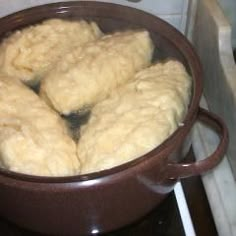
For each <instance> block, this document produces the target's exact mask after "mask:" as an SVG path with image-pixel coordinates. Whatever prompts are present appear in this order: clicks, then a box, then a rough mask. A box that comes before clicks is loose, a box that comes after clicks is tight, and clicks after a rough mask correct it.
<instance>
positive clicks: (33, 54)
mask: <svg viewBox="0 0 236 236" xmlns="http://www.w3.org/2000/svg"><path fill="white" fill-rule="evenodd" d="M100 36H101V31H100V30H99V28H98V26H97V25H96V24H95V23H87V22H86V21H76V22H75V21H74V22H73V21H67V20H61V19H50V20H46V21H44V22H42V23H41V24H37V25H35V26H30V27H27V28H25V29H22V30H18V31H16V32H14V33H13V34H12V35H10V36H9V37H8V38H6V39H5V40H4V41H3V43H2V45H1V46H0V67H1V70H2V71H3V72H5V73H6V74H7V75H10V76H14V77H16V78H19V79H20V80H22V81H25V82H27V83H36V82H37V81H38V80H40V79H41V78H42V77H43V76H44V75H45V73H46V72H48V71H49V70H50V69H51V68H52V67H53V66H54V64H55V63H56V62H57V61H58V60H59V59H61V58H62V57H63V56H64V54H65V53H66V52H68V51H70V50H72V48H73V47H76V46H79V45H84V44H85V43H87V42H90V41H93V40H95V39H97V38H98V37H100Z"/></svg>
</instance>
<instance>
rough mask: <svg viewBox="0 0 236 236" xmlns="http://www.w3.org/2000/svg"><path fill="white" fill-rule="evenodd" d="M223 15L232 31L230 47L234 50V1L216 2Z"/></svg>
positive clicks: (235, 34)
mask: <svg viewBox="0 0 236 236" xmlns="http://www.w3.org/2000/svg"><path fill="white" fill-rule="evenodd" d="M218 2H219V4H220V6H221V8H222V10H223V12H224V14H225V15H226V17H227V19H228V20H229V23H230V24H231V30H232V45H233V47H234V48H236V1H235V0H218Z"/></svg>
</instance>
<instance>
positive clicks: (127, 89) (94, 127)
mask: <svg viewBox="0 0 236 236" xmlns="http://www.w3.org/2000/svg"><path fill="white" fill-rule="evenodd" d="M190 91H191V78H190V77H189V75H188V74H187V72H186V70H185V68H184V66H183V65H182V64H181V63H179V62H177V61H169V62H167V63H164V64H162V63H158V64H155V65H153V66H151V67H149V68H147V69H144V70H142V71H140V72H138V73H137V74H136V75H135V80H133V81H130V82H128V83H127V84H125V85H124V86H122V87H121V88H120V89H118V90H117V91H115V92H114V93H113V94H112V95H111V96H110V97H109V98H107V99H105V100H103V101H102V102H100V103H98V104H97V105H96V106H95V107H94V108H93V110H92V113H91V117H90V120H89V122H88V124H85V125H84V126H82V129H81V136H80V140H79V142H78V147H77V153H78V156H79V158H80V161H81V173H90V172H95V171H100V170H104V169H109V168H111V167H114V166H117V165H120V164H123V163H125V162H128V161H131V160H133V159H135V158H137V157H139V156H141V155H144V154H145V153H147V152H149V151H151V150H152V149H154V148H155V147H157V146H158V145H159V144H161V143H162V142H163V141H164V140H165V139H167V138H168V137H169V136H170V135H171V134H172V133H173V132H174V131H175V130H176V129H177V128H178V125H179V123H180V122H182V121H183V119H184V117H185V114H186V111H187V107H188V104H189V100H190Z"/></svg>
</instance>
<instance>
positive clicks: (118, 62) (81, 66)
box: [41, 31, 153, 114]
mask: <svg viewBox="0 0 236 236" xmlns="http://www.w3.org/2000/svg"><path fill="white" fill-rule="evenodd" d="M152 53H153V44H152V41H151V39H150V37H149V33H148V32H147V31H127V32H117V33H115V34H112V35H106V36H103V37H102V38H101V39H99V40H96V41H94V42H92V43H88V44H86V45H85V46H84V47H77V49H76V50H74V51H72V52H70V53H68V54H67V55H65V57H63V60H61V61H60V62H59V63H58V64H57V65H56V67H55V68H54V69H53V70H51V71H50V73H49V74H48V75H47V76H46V77H45V78H44V79H43V81H42V86H41V96H42V97H43V98H44V99H45V101H46V102H48V103H49V104H50V105H51V106H53V107H54V108H55V109H56V110H57V111H59V112H61V113H64V114H68V113H71V112H73V111H77V110H80V109H83V108H84V107H90V106H92V105H94V104H96V103H97V102H99V101H101V100H102V99H104V98H105V97H107V96H108V95H109V94H110V93H111V92H112V91H113V90H114V89H116V88H117V87H118V86H119V85H121V84H124V83H125V82H126V81H128V80H129V79H131V78H133V76H134V74H135V72H137V71H138V70H140V69H142V68H145V67H146V66H148V65H149V64H150V61H151V58H152Z"/></svg>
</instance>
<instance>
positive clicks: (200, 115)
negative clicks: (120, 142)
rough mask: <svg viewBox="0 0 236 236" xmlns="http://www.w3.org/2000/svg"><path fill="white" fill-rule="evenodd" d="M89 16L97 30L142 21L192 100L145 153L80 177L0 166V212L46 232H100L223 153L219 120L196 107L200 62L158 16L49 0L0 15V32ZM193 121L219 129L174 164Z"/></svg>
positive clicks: (131, 217) (144, 209)
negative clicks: (203, 150)
mask: <svg viewBox="0 0 236 236" xmlns="http://www.w3.org/2000/svg"><path fill="white" fill-rule="evenodd" d="M54 17H58V18H67V19H68V18H69V19H73V20H74V19H81V18H83V19H88V20H95V21H96V22H97V23H98V24H99V26H100V27H101V28H102V30H103V31H104V32H110V31H114V30H120V29H125V28H146V29H147V30H149V31H150V33H151V37H152V39H153V41H154V43H155V45H156V48H157V49H156V51H155V55H154V57H155V59H160V60H161V59H166V58H176V59H178V60H180V61H182V62H183V63H184V65H185V66H186V68H187V70H188V72H189V73H190V74H191V76H192V78H193V91H192V94H193V95H192V100H191V104H190V106H189V111H188V114H187V116H186V118H185V120H184V126H182V127H180V128H179V129H178V130H177V131H176V132H175V133H174V134H173V135H172V136H171V137H170V138H169V139H167V140H166V141H165V142H164V143H163V144H162V145H160V146H159V147H157V148H156V149H155V150H153V151H151V152H150V153H148V154H146V155H144V156H142V157H140V158H138V159H136V160H134V161H132V162H130V163H126V164H124V165H121V166H119V167H115V168H112V169H110V170H107V171H102V172H100V173H93V174H90V175H84V176H74V177H61V178H47V177H34V176H27V175H23V174H17V173H12V172H10V171H6V170H3V169H1V170H0V214H1V215H2V216H3V217H5V218H7V219H9V220H11V221H13V222H15V223H16V224H18V225H20V226H23V227H25V228H28V229H31V230H35V231H39V232H42V233H48V234H60V235H62V234H64V235H85V234H96V233H98V232H108V231H111V230H114V229H117V228H119V227H122V226H124V225H126V224H129V223H131V222H133V221H135V220H137V219H138V218H140V217H142V216H144V215H145V214H146V213H148V212H149V211H150V210H152V209H153V208H154V207H155V206H156V205H158V204H159V203H160V202H161V201H162V200H163V198H164V197H165V196H166V195H167V194H168V193H169V192H170V191H172V189H173V187H174V184H175V183H176V181H177V179H178V178H183V177H188V176H192V175H198V174H201V173H203V172H205V171H208V170H210V169H212V168H213V167H214V166H216V165H217V164H218V163H219V162H220V160H221V159H222V156H223V154H224V152H225V149H226V146H227V141H228V134H227V130H226V127H225V125H224V123H223V122H222V121H221V120H220V119H219V118H218V117H216V116H215V115H213V114H212V113H209V112H207V111H205V110H203V109H201V108H199V100H200V97H201V93H202V69H201V65H200V63H199V59H198V57H197V56H196V54H195V52H194V50H193V48H192V47H191V45H190V44H189V43H188V41H187V40H186V38H185V37H184V36H183V35H182V34H180V33H179V32H178V31H177V30H175V29H174V28H173V27H171V26H170V25H169V24H167V23H165V22H164V21H162V20H160V19H159V18H157V17H155V16H152V15H150V14H147V13H144V12H142V11H139V10H135V9H131V8H128V7H123V6H119V5H114V4H106V3H98V2H67V3H56V4H50V5H44V6H40V7H35V8H32V9H28V10H24V11H21V12H18V13H15V14H13V15H10V16H7V17H4V18H2V19H1V20H0V37H4V36H5V35H6V33H8V32H10V31H13V30H16V29H19V28H21V27H25V26H28V25H31V24H35V23H37V22H40V21H42V20H45V19H47V18H54ZM197 120H200V121H202V122H204V123H206V124H208V125H210V126H211V127H212V128H213V129H215V130H216V132H217V133H218V135H219V136H220V143H219V146H218V147H217V150H216V151H215V152H214V153H213V154H212V155H211V156H209V157H207V158H206V159H204V160H202V161H200V162H195V163H184V164H183V163H182V164H181V160H183V158H184V157H185V155H186V153H187V152H188V149H189V146H190V141H189V140H190V139H189V134H190V131H191V128H192V126H193V124H194V123H195V122H196V121H197Z"/></svg>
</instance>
